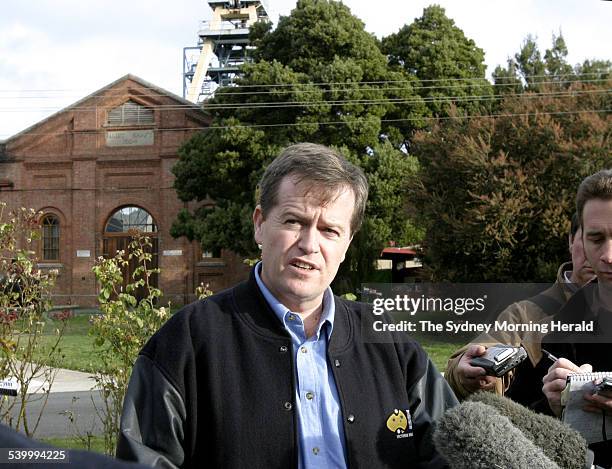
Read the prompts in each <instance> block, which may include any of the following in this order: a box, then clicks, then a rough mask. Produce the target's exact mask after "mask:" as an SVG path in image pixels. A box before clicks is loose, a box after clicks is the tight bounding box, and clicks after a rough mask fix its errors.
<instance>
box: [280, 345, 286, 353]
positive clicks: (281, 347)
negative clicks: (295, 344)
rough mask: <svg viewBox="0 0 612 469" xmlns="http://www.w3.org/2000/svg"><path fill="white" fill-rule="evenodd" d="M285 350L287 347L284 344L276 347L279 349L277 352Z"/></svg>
mask: <svg viewBox="0 0 612 469" xmlns="http://www.w3.org/2000/svg"><path fill="white" fill-rule="evenodd" d="M287 350H289V349H288V348H287V346H286V345H281V346H280V347H279V348H278V351H279V352H281V353H285V352H287Z"/></svg>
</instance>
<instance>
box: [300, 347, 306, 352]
mask: <svg viewBox="0 0 612 469" xmlns="http://www.w3.org/2000/svg"><path fill="white" fill-rule="evenodd" d="M300 351H301V352H302V353H308V349H307V348H306V347H301V348H300Z"/></svg>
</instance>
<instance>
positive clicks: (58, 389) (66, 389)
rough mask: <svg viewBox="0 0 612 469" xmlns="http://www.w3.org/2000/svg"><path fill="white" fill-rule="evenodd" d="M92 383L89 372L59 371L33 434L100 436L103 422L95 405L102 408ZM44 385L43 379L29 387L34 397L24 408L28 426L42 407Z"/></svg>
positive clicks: (38, 435) (43, 436)
mask: <svg viewBox="0 0 612 469" xmlns="http://www.w3.org/2000/svg"><path fill="white" fill-rule="evenodd" d="M95 384H96V383H95V381H94V380H93V378H92V377H91V376H90V375H89V374H88V373H81V372H79V371H72V370H62V369H60V370H58V371H57V374H56V377H55V380H54V382H53V385H52V386H51V392H50V393H49V399H48V400H47V403H46V406H44V410H43V415H42V417H41V419H40V423H39V426H38V429H37V430H36V433H35V437H36V438H47V437H73V436H75V435H77V432H79V433H80V434H81V435H86V434H87V433H88V432H89V433H91V434H93V435H101V434H102V423H101V421H100V418H99V417H98V415H97V413H96V410H95V407H94V404H95V406H97V407H98V408H99V409H102V399H101V397H100V394H99V393H98V391H97V390H96V389H95ZM43 386H44V383H43V382H41V381H35V382H33V383H32V384H31V385H30V388H29V391H30V392H31V393H32V397H33V399H35V400H34V401H32V402H30V403H29V404H28V407H27V410H26V412H27V415H28V419H29V422H30V426H31V425H32V424H33V422H34V420H33V419H35V418H37V417H38V415H39V413H40V409H41V408H42V406H43V402H44V400H43V399H39V398H42V397H44V395H43V394H42V393H41V388H42V387H43ZM8 399H11V398H8ZM92 399H93V402H92ZM14 411H15V414H16V412H17V409H16V408H14ZM70 413H72V415H73V417H74V423H71V422H70V419H69V414H70Z"/></svg>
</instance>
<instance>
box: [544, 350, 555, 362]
mask: <svg viewBox="0 0 612 469" xmlns="http://www.w3.org/2000/svg"><path fill="white" fill-rule="evenodd" d="M542 352H544V353H545V354H546V356H547V357H548V359H549V360H551V361H553V362H556V361H557V360H559V359H558V358H557V357H555V356H554V355H553V354H552V353H550V352H549V351H548V350H544V349H542Z"/></svg>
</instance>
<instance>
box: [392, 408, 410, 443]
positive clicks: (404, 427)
mask: <svg viewBox="0 0 612 469" xmlns="http://www.w3.org/2000/svg"><path fill="white" fill-rule="evenodd" d="M387 428H388V429H389V430H390V431H392V432H393V433H395V435H396V437H397V438H408V437H410V436H412V417H411V416H410V411H409V410H408V409H406V410H405V413H404V411H403V410H399V409H393V413H392V414H391V415H389V418H388V419H387Z"/></svg>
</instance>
